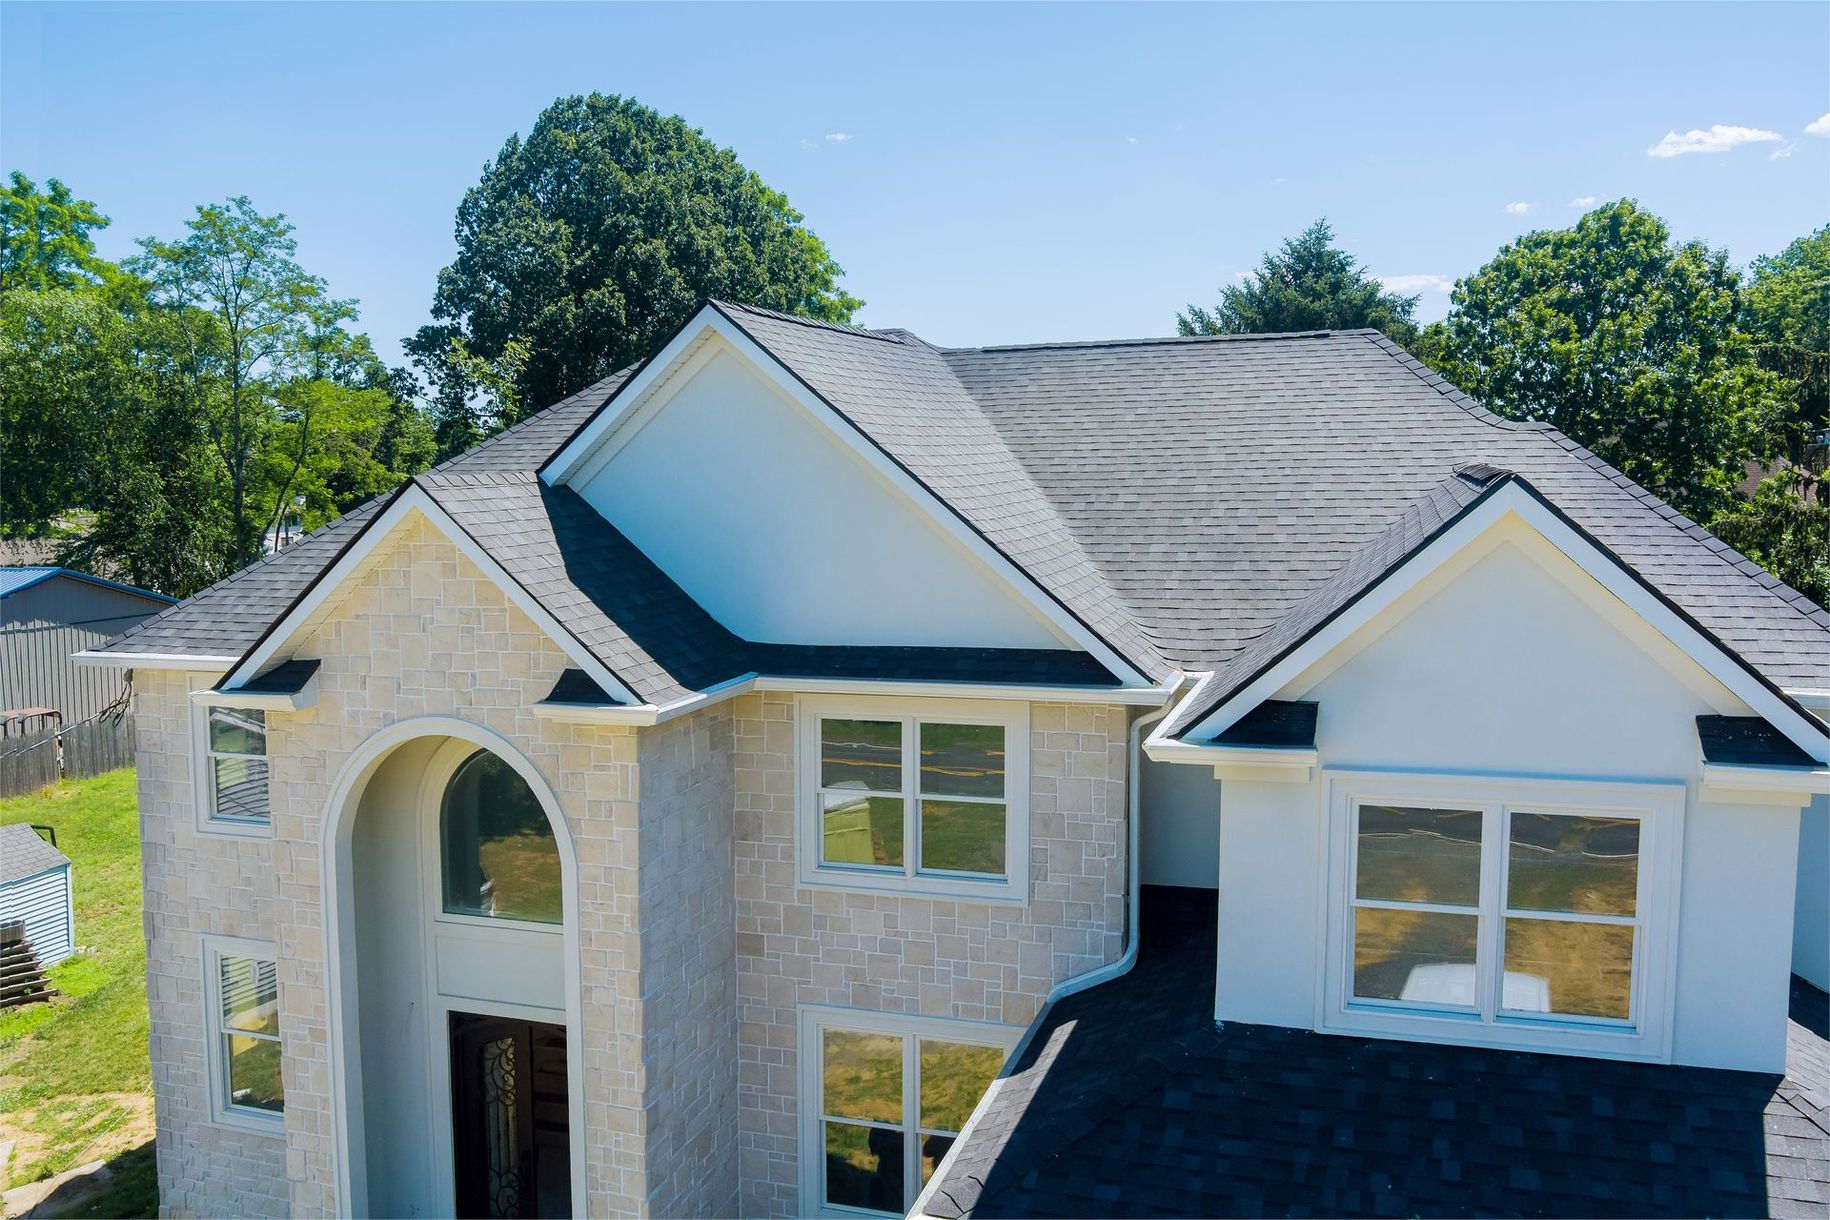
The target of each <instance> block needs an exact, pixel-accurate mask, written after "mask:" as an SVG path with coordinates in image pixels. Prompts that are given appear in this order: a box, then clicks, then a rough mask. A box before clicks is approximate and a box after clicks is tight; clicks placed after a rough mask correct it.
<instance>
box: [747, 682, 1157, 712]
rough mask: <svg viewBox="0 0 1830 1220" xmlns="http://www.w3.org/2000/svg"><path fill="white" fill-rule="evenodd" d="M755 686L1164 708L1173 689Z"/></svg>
mask: <svg viewBox="0 0 1830 1220" xmlns="http://www.w3.org/2000/svg"><path fill="white" fill-rule="evenodd" d="M755 689H756V690H767V691H792V692H794V693H796V694H802V695H896V696H901V697H903V698H907V699H1004V700H1017V701H1020V702H1025V703H1107V704H1124V705H1127V706H1134V707H1160V706H1161V705H1162V704H1164V703H1166V702H1168V700H1169V698H1170V696H1171V695H1172V694H1173V693H1174V691H1175V687H1174V686H1173V685H1164V686H1029V685H1025V684H1023V683H1014V682H1013V683H1003V682H907V681H899V680H895V679H888V678H765V677H759V678H757V679H756V680H755Z"/></svg>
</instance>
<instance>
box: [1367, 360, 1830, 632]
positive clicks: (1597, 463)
mask: <svg viewBox="0 0 1830 1220" xmlns="http://www.w3.org/2000/svg"><path fill="white" fill-rule="evenodd" d="M1362 333H1365V332H1362ZM1369 337H1370V339H1371V341H1372V344H1373V346H1375V347H1377V348H1379V349H1380V350H1381V351H1383V352H1385V353H1386V355H1388V356H1391V357H1392V358H1393V359H1394V360H1395V361H1397V363H1398V364H1399V365H1400V366H1401V367H1403V368H1406V369H1409V370H1410V371H1411V373H1412V374H1414V375H1415V376H1416V377H1417V378H1418V379H1419V380H1421V381H1422V382H1423V383H1424V384H1425V385H1427V386H1429V387H1430V388H1431V389H1433V390H1435V391H1436V392H1437V393H1438V394H1441V395H1442V396H1443V397H1444V398H1446V399H1448V400H1449V401H1450V402H1452V403H1454V404H1455V405H1456V406H1458V407H1460V408H1461V409H1462V410H1464V411H1466V412H1467V413H1468V414H1469V415H1471V416H1473V417H1474V418H1475V419H1477V420H1480V421H1481V422H1482V423H1485V424H1488V425H1491V426H1493V427H1497V428H1503V429H1505V430H1507V431H1512V432H1529V433H1535V434H1537V435H1539V436H1542V437H1544V438H1545V439H1547V440H1549V441H1550V442H1551V443H1552V444H1555V445H1556V446H1557V447H1558V448H1560V449H1562V450H1564V451H1565V452H1566V453H1568V454H1570V455H1571V456H1572V457H1575V458H1577V459H1578V460H1579V461H1581V462H1583V463H1584V464H1585V465H1587V466H1588V467H1589V468H1590V469H1592V470H1593V471H1595V473H1597V474H1599V475H1601V476H1602V477H1603V478H1605V479H1607V480H1608V481H1609V482H1610V483H1613V484H1614V485H1615V486H1616V487H1619V488H1620V489H1621V490H1622V491H1625V492H1626V493H1627V494H1628V495H1630V496H1632V497H1633V498H1634V499H1635V500H1637V501H1639V503H1640V504H1641V505H1643V506H1644V507H1646V508H1647V509H1650V510H1651V511H1652V512H1654V513H1656V514H1657V515H1658V516H1659V517H1660V518H1662V519H1663V520H1665V521H1666V522H1668V523H1669V524H1670V525H1671V526H1672V527H1674V528H1675V529H1676V530H1677V531H1678V532H1679V533H1680V534H1683V535H1684V536H1685V537H1687V538H1689V539H1690V540H1691V541H1693V542H1695V543H1697V544H1698V545H1699V546H1701V547H1702V548H1703V549H1704V550H1706V551H1708V552H1710V553H1711V554H1713V555H1714V556H1715V557H1716V558H1717V559H1719V560H1721V561H1722V562H1723V563H1724V564H1726V565H1727V566H1728V567H1730V568H1732V569H1733V570H1734V571H1736V572H1738V573H1740V574H1741V575H1743V576H1745V577H1747V578H1748V579H1750V580H1752V581H1753V582H1754V583H1755V584H1757V585H1759V586H1760V587H1762V588H1763V589H1765V590H1766V591H1767V592H1769V593H1771V594H1772V595H1773V596H1774V597H1775V598H1776V599H1777V600H1778V601H1779V602H1781V603H1782V604H1784V605H1786V606H1789V607H1791V608H1792V609H1793V610H1795V611H1797V612H1798V614H1799V615H1800V616H1801V617H1802V618H1803V619H1804V620H1805V621H1806V622H1808V623H1811V624H1812V625H1813V626H1816V627H1819V628H1821V629H1823V630H1825V631H1830V609H1825V608H1824V607H1822V606H1819V605H1818V604H1817V603H1816V602H1814V601H1812V600H1811V599H1810V598H1808V597H1806V596H1805V595H1804V594H1803V593H1800V592H1799V591H1798V590H1797V589H1794V588H1793V587H1792V586H1791V585H1788V584H1787V583H1786V582H1785V581H1783V580H1780V579H1779V578H1778V577H1777V576H1774V575H1773V574H1772V573H1771V572H1769V571H1767V570H1766V569H1765V568H1763V567H1761V566H1760V565H1759V564H1757V563H1755V562H1754V561H1753V560H1752V559H1749V558H1748V557H1747V556H1746V555H1743V554H1742V553H1741V552H1740V551H1738V550H1736V549H1735V548H1734V547H1732V546H1730V545H1729V544H1728V543H1726V542H1724V541H1722V539H1720V538H1718V537H1716V536H1715V535H1714V534H1712V533H1710V532H1709V530H1708V529H1707V528H1706V527H1705V526H1703V525H1701V524H1699V523H1698V522H1696V521H1693V520H1692V519H1691V518H1690V517H1688V516H1686V515H1685V514H1683V513H1681V512H1679V511H1678V510H1677V509H1675V508H1673V507H1672V506H1671V505H1670V504H1668V503H1666V501H1665V500H1664V499H1663V498H1661V497H1659V496H1657V495H1655V494H1654V493H1653V492H1651V491H1649V490H1647V489H1646V488H1644V487H1642V486H1640V485H1639V483H1638V482H1636V481H1635V480H1633V479H1630V478H1628V477H1627V476H1626V475H1625V474H1623V473H1621V472H1620V471H1619V470H1616V469H1615V468H1614V467H1613V466H1612V465H1610V464H1609V463H1608V462H1607V461H1605V460H1603V459H1602V458H1601V457H1599V456H1597V455H1596V454H1595V453H1593V452H1591V451H1590V450H1589V449H1588V448H1587V447H1586V446H1584V445H1583V444H1581V443H1580V442H1579V441H1577V440H1575V439H1574V438H1573V437H1570V436H1569V435H1567V434H1566V433H1564V432H1563V431H1562V430H1561V429H1559V428H1557V427H1556V426H1555V425H1554V424H1550V423H1547V422H1545V421H1544V420H1513V419H1507V418H1505V417H1504V416H1502V415H1499V414H1497V413H1496V412H1494V411H1493V410H1492V409H1490V408H1488V407H1484V406H1482V405H1481V404H1480V403H1479V402H1477V401H1475V400H1474V399H1473V398H1470V397H1469V396H1468V395H1467V394H1465V393H1463V392H1462V391H1461V390H1460V389H1459V388H1458V387H1457V386H1456V385H1455V384H1454V383H1453V382H1451V381H1450V380H1449V379H1448V378H1446V377H1444V376H1443V375H1442V374H1440V373H1438V372H1437V371H1436V370H1434V369H1432V368H1430V367H1429V366H1428V365H1426V364H1424V363H1423V361H1421V360H1419V359H1417V357H1416V356H1414V355H1412V354H1411V353H1410V352H1409V351H1407V350H1405V348H1404V347H1403V346H1402V345H1401V344H1398V343H1394V342H1393V341H1392V340H1391V338H1390V337H1389V336H1387V335H1384V334H1381V333H1380V332H1378V331H1372V332H1370V334H1369Z"/></svg>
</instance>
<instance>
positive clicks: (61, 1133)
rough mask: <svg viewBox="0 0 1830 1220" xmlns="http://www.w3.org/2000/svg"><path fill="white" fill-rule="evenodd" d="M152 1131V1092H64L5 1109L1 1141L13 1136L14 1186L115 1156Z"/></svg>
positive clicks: (10, 1178) (10, 1180)
mask: <svg viewBox="0 0 1830 1220" xmlns="http://www.w3.org/2000/svg"><path fill="white" fill-rule="evenodd" d="M152 1137H153V1104H152V1098H150V1097H148V1096H146V1095H145V1094H144V1093H90V1094H84V1095H80V1096H75V1097H59V1098H57V1099H56V1100H55V1101H47V1102H44V1103H42V1104H39V1105H36V1106H31V1107H26V1108H21V1109H18V1110H13V1111H9V1112H7V1113H5V1114H0V1143H4V1142H5V1141H7V1140H12V1141H13V1156H12V1163H11V1164H10V1165H8V1166H6V1172H5V1181H6V1183H7V1184H8V1185H9V1186H18V1185H21V1184H23V1183H26V1182H34V1181H37V1180H38V1179H39V1178H43V1177H49V1176H50V1175H52V1174H55V1173H62V1172H64V1171H65V1170H67V1169H72V1168H75V1167H76V1166H78V1165H82V1164H86V1163H87V1162H89V1161H106V1160H112V1159H113V1158H114V1157H116V1156H119V1155H120V1154H121V1153H123V1152H126V1151H127V1150H129V1149H131V1148H137V1147H139V1146H140V1145H141V1144H144V1143H146V1142H147V1141H148V1140H150V1139H151V1138H152Z"/></svg>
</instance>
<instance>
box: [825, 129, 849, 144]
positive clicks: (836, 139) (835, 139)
mask: <svg viewBox="0 0 1830 1220" xmlns="http://www.w3.org/2000/svg"><path fill="white" fill-rule="evenodd" d="M826 138H827V139H828V140H830V141H831V142H832V143H834V144H843V143H845V141H847V140H849V139H851V132H849V131H829V132H827V133H826Z"/></svg>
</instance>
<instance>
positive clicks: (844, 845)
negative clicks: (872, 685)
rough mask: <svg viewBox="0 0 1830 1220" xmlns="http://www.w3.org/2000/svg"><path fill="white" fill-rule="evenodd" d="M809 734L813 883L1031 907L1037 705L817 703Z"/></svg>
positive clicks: (806, 780)
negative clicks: (1031, 712)
mask: <svg viewBox="0 0 1830 1220" xmlns="http://www.w3.org/2000/svg"><path fill="white" fill-rule="evenodd" d="M800 729H801V732H800V740H801V760H800V768H799V770H800V776H801V791H802V793H803V797H802V800H801V806H802V817H801V819H800V821H801V827H802V831H801V850H800V852H799V856H800V860H801V877H802V880H803V882H805V883H807V884H814V885H819V884H826V885H835V886H843V887H848V888H861V889H896V890H908V891H916V892H922V893H932V894H937V895H947V896H972V897H983V898H985V899H988V900H992V901H1010V900H1013V899H1014V900H1016V901H1021V900H1022V898H1023V895H1024V891H1025V882H1026V875H1025V874H1026V869H1025V864H1026V861H1027V855H1028V842H1029V809H1028V771H1029V750H1028V737H1029V717H1028V708H1027V706H1026V705H1023V704H1005V703H984V704H981V703H966V702H959V701H941V700H903V701H895V700H855V699H854V700H837V699H821V698H808V699H805V700H803V703H802V711H801V721H800Z"/></svg>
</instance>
